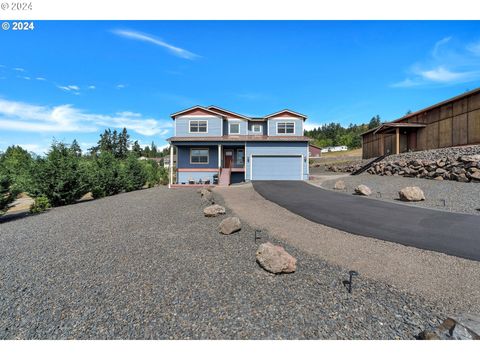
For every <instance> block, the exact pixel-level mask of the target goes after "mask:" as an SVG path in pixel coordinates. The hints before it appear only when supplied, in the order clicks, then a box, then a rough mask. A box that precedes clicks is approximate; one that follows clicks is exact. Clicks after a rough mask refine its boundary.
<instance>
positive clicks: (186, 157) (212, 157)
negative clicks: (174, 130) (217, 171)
mask: <svg viewBox="0 0 480 360" xmlns="http://www.w3.org/2000/svg"><path fill="white" fill-rule="evenodd" d="M192 148H202V149H205V148H208V149H209V154H208V155H209V156H208V160H209V162H208V164H190V149H192ZM177 151H178V155H177V159H178V160H177V162H178V163H177V168H180V169H181V168H187V169H202V168H203V169H207V168H210V169H213V168H218V146H217V145H208V146H206V145H191V146H177Z"/></svg>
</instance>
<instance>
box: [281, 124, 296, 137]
mask: <svg viewBox="0 0 480 360" xmlns="http://www.w3.org/2000/svg"><path fill="white" fill-rule="evenodd" d="M277 134H295V123H294V122H279V123H277Z"/></svg>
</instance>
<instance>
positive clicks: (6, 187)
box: [0, 174, 17, 215]
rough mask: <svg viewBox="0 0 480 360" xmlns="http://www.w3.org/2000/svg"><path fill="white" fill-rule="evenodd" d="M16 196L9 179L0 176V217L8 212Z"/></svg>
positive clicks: (5, 176)
mask: <svg viewBox="0 0 480 360" xmlns="http://www.w3.org/2000/svg"><path fill="white" fill-rule="evenodd" d="M16 195H17V192H16V191H15V190H14V189H13V188H12V182H11V180H10V178H9V177H8V176H7V175H1V174H0V215H2V214H3V213H4V212H6V211H7V210H8V208H9V205H10V204H11V203H12V202H13V201H14V200H15V197H16Z"/></svg>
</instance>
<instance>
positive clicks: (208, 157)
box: [190, 148, 210, 165]
mask: <svg viewBox="0 0 480 360" xmlns="http://www.w3.org/2000/svg"><path fill="white" fill-rule="evenodd" d="M192 150H207V162H192ZM197 164H202V165H205V164H210V149H209V148H190V165H197Z"/></svg>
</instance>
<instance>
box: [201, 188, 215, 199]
mask: <svg viewBox="0 0 480 360" xmlns="http://www.w3.org/2000/svg"><path fill="white" fill-rule="evenodd" d="M198 192H199V193H200V196H202V197H203V196H205V195H208V194H211V193H212V192H211V190H210V189H208V188H201V189H200V190H198Z"/></svg>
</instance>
